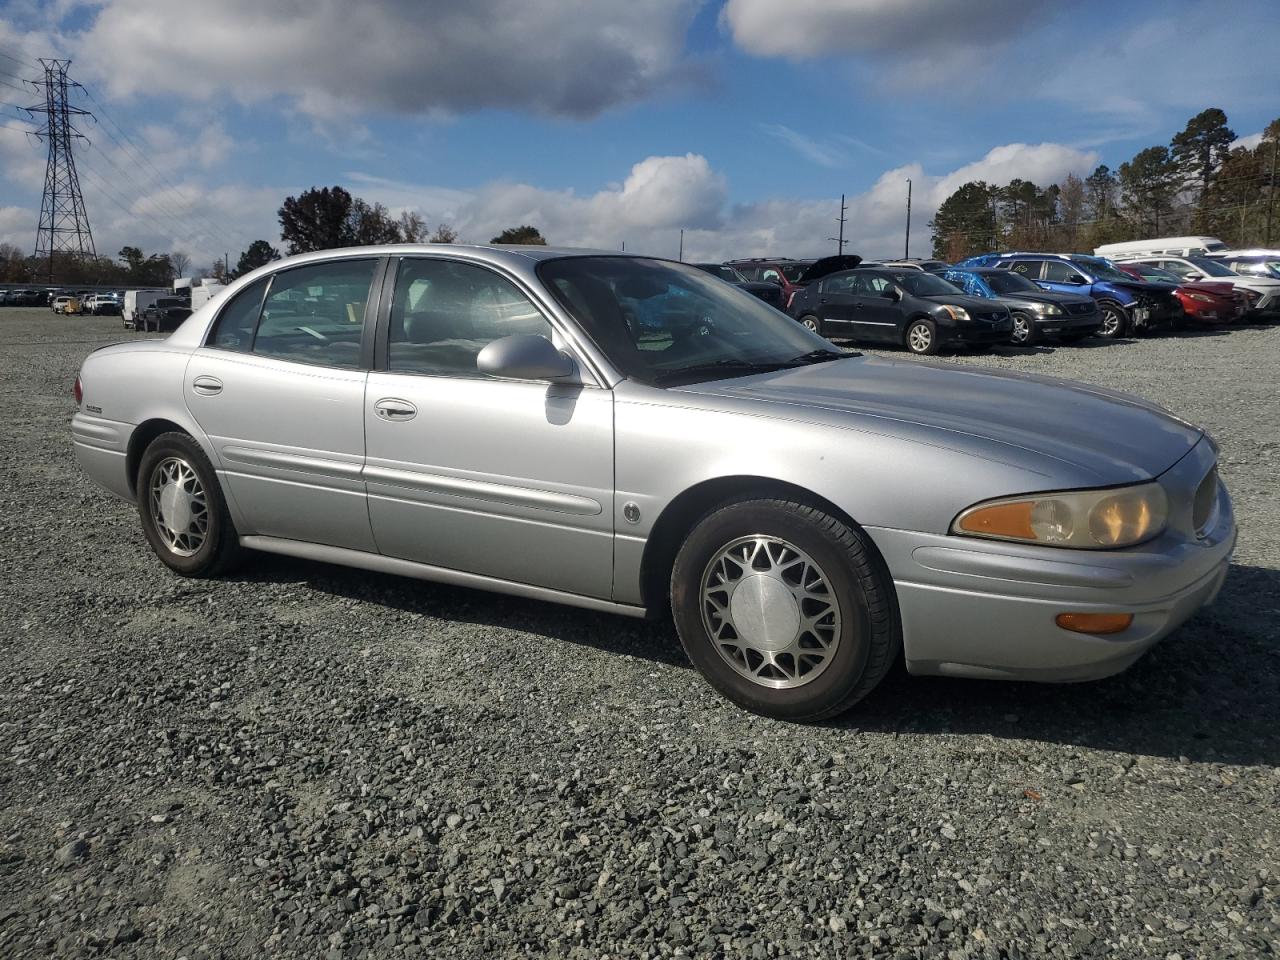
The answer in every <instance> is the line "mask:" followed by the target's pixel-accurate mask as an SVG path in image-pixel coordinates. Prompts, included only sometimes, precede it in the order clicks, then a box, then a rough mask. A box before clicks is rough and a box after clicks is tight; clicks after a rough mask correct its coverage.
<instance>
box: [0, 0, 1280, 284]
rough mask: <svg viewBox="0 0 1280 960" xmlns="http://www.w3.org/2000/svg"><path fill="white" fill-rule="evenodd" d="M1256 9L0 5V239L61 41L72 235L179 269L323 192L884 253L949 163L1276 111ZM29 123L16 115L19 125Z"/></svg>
mask: <svg viewBox="0 0 1280 960" xmlns="http://www.w3.org/2000/svg"><path fill="white" fill-rule="evenodd" d="M1277 50H1280V0H1215V2H1203V0H1128V2H1124V3H1117V2H1115V0H1105V2H1098V0H1077V2H1072V3H1062V2H1042V0H984V2H983V3H981V4H975V3H971V2H969V0H894V2H883V0H591V2H589V3H585V2H581V0H577V2H568V0H467V2H466V3H457V2H454V0H360V2H359V3H353V2H351V0H98V2H86V0H0V242H9V243H13V244H16V245H17V246H19V247H21V248H23V249H30V248H33V247H34V242H35V232H36V221H37V216H38V210H39V204H40V195H41V189H42V186H43V182H44V175H45V147H44V146H43V144H41V143H39V142H38V141H37V140H36V139H35V138H33V137H31V136H29V135H28V133H27V132H26V131H28V130H31V129H34V128H35V124H33V122H32V118H30V117H29V116H28V115H27V114H26V113H24V112H23V111H22V110H21V109H20V108H21V107H24V106H29V105H31V104H33V103H35V102H36V101H37V99H38V97H37V94H36V91H35V90H34V89H33V88H31V87H30V86H28V85H27V84H25V83H24V82H23V81H25V80H28V79H33V78H37V77H39V76H40V75H42V70H41V69H40V67H39V66H38V63H37V61H38V60H39V58H41V57H64V58H70V59H71V61H72V63H71V68H70V75H71V77H72V79H74V80H76V81H77V82H79V83H80V84H82V85H83V89H82V90H77V91H76V93H75V96H74V97H73V101H72V102H73V105H74V106H77V107H80V108H83V109H86V110H89V111H91V112H92V113H93V114H94V116H93V117H92V118H90V117H82V118H80V119H79V121H78V128H79V129H80V131H81V132H82V133H84V134H85V136H86V137H87V140H85V141H81V142H78V144H77V154H76V156H77V165H78V169H79V172H80V181H81V186H82V189H83V192H84V198H85V203H86V206H87V208H88V213H89V217H90V222H91V224H92V228H93V233H94V239H95V243H96V246H97V249H98V251H99V252H100V253H105V254H109V255H114V254H115V252H116V251H117V250H119V248H120V247H121V246H123V245H124V244H126V243H127V244H132V245H134V246H140V247H142V248H143V249H144V250H145V251H146V252H147V253H152V252H169V251H172V250H181V251H183V252H185V253H187V254H188V255H190V256H191V257H192V258H193V265H195V266H196V267H200V266H203V265H207V264H209V263H211V262H212V261H213V260H214V259H215V258H216V257H219V256H221V255H222V254H223V252H224V251H227V252H230V254H231V259H232V262H233V263H234V261H235V260H236V259H237V257H238V255H239V252H240V251H242V250H243V249H244V248H245V247H247V246H248V244H249V243H250V242H251V241H252V240H254V239H258V238H262V239H266V240H268V241H270V242H272V243H273V244H278V239H279V222H278V219H277V210H278V209H279V206H280V204H281V202H282V201H283V200H284V198H285V197H286V196H289V195H294V194H297V193H299V192H301V191H302V190H305V189H307V188H309V187H312V186H327V185H332V184H340V185H342V186H344V187H346V188H347V189H348V190H350V191H351V192H352V193H353V194H355V195H357V196H361V197H363V198H365V199H366V200H368V201H370V202H380V203H383V204H385V205H386V206H387V207H389V208H390V209H391V211H392V212H393V213H398V212H400V211H402V210H407V209H411V210H416V211H418V212H419V213H420V214H422V215H423V216H424V217H425V218H426V220H427V222H428V224H429V226H430V227H432V228H434V227H435V226H436V225H437V224H438V223H440V222H447V223H450V224H451V225H453V226H454V228H455V229H457V230H458V231H459V233H460V234H461V237H462V239H463V240H466V241H472V242H487V241H488V240H489V239H490V237H492V236H493V235H494V234H496V233H498V232H499V231H500V230H502V229H503V228H504V227H508V226H514V225H518V224H524V223H529V224H533V225H535V226H537V227H538V228H539V229H540V230H541V231H542V233H543V234H544V235H545V236H546V237H547V238H548V239H549V240H550V241H551V242H553V243H556V244H561V245H566V246H592V247H601V248H607V249H617V248H619V247H621V246H622V245H624V244H625V246H626V249H627V250H628V251H638V252H644V253H651V254H654V255H661V256H675V255H676V254H677V252H678V250H679V244H680V231H681V230H682V229H683V230H684V231H685V234H684V253H685V258H686V259H694V260H699V259H715V260H719V259H724V258H728V257H733V256H796V257H800V256H812V255H821V254H825V253H830V252H834V251H835V242H834V240H833V239H830V238H834V237H835V236H836V233H837V230H838V226H837V223H836V218H837V217H838V216H839V213H840V209H839V206H840V202H839V198H840V195H841V194H842V193H843V194H846V195H847V203H848V210H847V213H846V216H847V218H848V219H847V222H846V224H845V237H846V239H847V240H848V241H850V243H849V245H848V246H847V247H846V252H855V253H860V254H862V255H863V256H864V257H876V258H880V257H888V256H897V255H901V254H902V252H903V249H904V241H905V233H906V226H907V217H906V197H907V180H908V179H910V180H911V181H912V186H911V190H912V208H911V220H910V236H911V240H910V253H911V254H912V255H914V256H923V255H927V254H928V253H929V252H930V250H929V246H930V244H929V229H928V222H929V220H930V218H931V217H932V215H933V213H934V211H935V210H936V209H937V206H938V204H939V203H941V202H942V200H943V199H944V198H945V197H946V196H947V195H948V194H949V193H950V192H951V191H952V190H954V189H955V188H956V187H957V186H959V185H960V184H961V183H963V182H965V181H967V180H974V179H983V180H987V181H989V182H1000V183H1004V182H1007V181H1008V180H1010V179H1012V178H1014V177H1021V178H1023V179H1027V180H1032V181H1034V182H1037V183H1039V184H1041V185H1047V184H1048V183H1052V182H1056V181H1058V180H1060V179H1061V178H1062V177H1064V176H1066V175H1067V174H1068V173H1072V172H1074V173H1076V174H1080V175H1084V174H1087V173H1088V172H1089V171H1090V170H1092V169H1093V168H1094V167H1095V166H1096V165H1097V164H1098V163H1106V164H1108V165H1110V166H1112V167H1113V168H1114V167H1117V166H1118V165H1119V164H1120V163H1122V162H1123V161H1125V160H1127V159H1128V158H1130V157H1131V156H1132V155H1133V154H1134V153H1135V152H1137V151H1138V150H1140V149H1142V148H1144V147H1147V146H1150V145H1152V144H1156V143H1167V142H1168V140H1169V138H1170V137H1171V136H1172V135H1173V133H1175V132H1176V131H1177V130H1179V129H1181V128H1182V126H1183V125H1184V124H1185V123H1186V121H1187V120H1188V119H1189V118H1190V117H1191V116H1193V115H1194V114H1196V113H1198V112H1199V111H1200V110H1202V109H1204V108H1205V107H1209V106H1217V107H1221V108H1222V109H1223V110H1225V111H1226V113H1227V116H1228V119H1229V121H1230V124H1231V126H1232V128H1233V129H1234V130H1235V131H1236V133H1237V134H1238V135H1239V136H1240V137H1242V138H1255V137H1257V136H1258V135H1259V133H1260V131H1261V130H1262V129H1263V127H1265V126H1266V124H1267V123H1269V122H1270V121H1271V120H1273V119H1276V117H1277V116H1280V97H1278V96H1277V93H1280V83H1277V81H1276V69H1277V68H1276V65H1275V62H1276V61H1275V57H1276V51H1277ZM38 120H39V118H38V117H37V118H36V123H38Z"/></svg>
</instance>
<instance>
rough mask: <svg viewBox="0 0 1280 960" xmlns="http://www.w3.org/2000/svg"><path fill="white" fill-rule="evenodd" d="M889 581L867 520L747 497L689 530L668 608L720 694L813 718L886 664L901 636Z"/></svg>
mask: <svg viewBox="0 0 1280 960" xmlns="http://www.w3.org/2000/svg"><path fill="white" fill-rule="evenodd" d="M891 589H892V588H891V586H890V581H889V578H888V575H887V573H886V572H885V571H884V570H883V567H882V565H881V563H880V561H879V558H878V556H877V555H876V554H875V553H874V551H873V549H872V548H871V547H870V546H869V544H868V543H867V541H866V540H865V539H864V538H863V535H862V533H861V532H860V531H857V530H855V529H853V528H852V527H850V526H849V525H847V524H845V523H844V522H842V521H841V520H839V519H837V518H835V517H832V516H829V515H828V514H826V513H823V512H822V511H821V510H818V509H816V508H814V507H810V506H806V505H804V504H800V503H793V502H786V501H781V500H747V501H741V502H738V503H732V504H729V505H727V506H724V507H721V508H719V509H717V510H715V511H713V512H712V513H710V514H708V515H707V516H706V517H704V518H703V520H702V521H701V522H700V523H699V524H698V525H697V526H696V527H695V528H694V529H693V531H692V532H691V533H690V534H689V536H688V538H687V539H686V540H685V542H684V544H683V546H682V547H681V548H680V552H679V554H678V556H677V557H676V562H675V566H674V567H673V569H672V574H671V608H672V612H673V614H674V615H675V621H676V629H677V631H678V632H679V634H680V641H681V643H682V644H683V646H684V649H685V652H686V653H687V654H688V655H689V659H690V660H691V661H692V662H693V664H694V666H696V667H697V668H698V669H699V670H700V671H701V672H702V674H703V676H704V677H706V679H707V680H708V682H710V683H711V685H712V686H713V687H715V688H716V689H717V690H718V691H720V693H722V694H723V695H724V696H725V697H727V698H728V699H730V700H732V701H733V702H734V703H737V704H739V705H740V706H742V707H745V708H746V709H748V710H751V711H752V712H754V713H760V714H763V715H765V716H770V717H776V718H778V719H785V720H794V721H813V720H820V719H823V718H825V717H830V716H834V715H836V714H838V713H842V712H843V711H845V710H847V709H848V708H849V707H851V706H853V704H854V703H856V702H857V701H858V700H860V699H862V698H863V697H865V696H866V695H867V694H868V693H870V692H871V690H873V689H874V688H875V686H876V685H877V684H878V683H879V682H880V681H881V680H882V679H883V678H884V675H885V674H886V673H887V672H888V670H889V667H890V665H891V664H892V663H893V661H894V659H895V658H896V656H897V655H898V650H899V648H900V646H901V644H900V640H899V635H898V627H897V623H896V619H895V615H894V606H893V600H892V593H891Z"/></svg>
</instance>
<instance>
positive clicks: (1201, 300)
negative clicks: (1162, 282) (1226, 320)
mask: <svg viewBox="0 0 1280 960" xmlns="http://www.w3.org/2000/svg"><path fill="white" fill-rule="evenodd" d="M1187 297H1188V298H1190V299H1192V300H1195V301H1196V302H1197V303H1213V297H1206V296H1205V295H1204V294H1203V293H1188V294H1187Z"/></svg>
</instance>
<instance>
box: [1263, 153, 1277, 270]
mask: <svg viewBox="0 0 1280 960" xmlns="http://www.w3.org/2000/svg"><path fill="white" fill-rule="evenodd" d="M1277 144H1280V130H1278V131H1276V135H1275V136H1274V137H1272V138H1271V182H1270V183H1269V184H1268V188H1267V232H1266V234H1265V239H1264V240H1263V241H1262V245H1263V246H1264V247H1270V246H1271V213H1272V211H1273V210H1274V209H1275V202H1276V145H1277Z"/></svg>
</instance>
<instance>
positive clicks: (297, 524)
mask: <svg viewBox="0 0 1280 960" xmlns="http://www.w3.org/2000/svg"><path fill="white" fill-rule="evenodd" d="M381 268H382V261H380V260H378V259H377V258H352V259H347V258H343V259H335V260H328V261H322V262H320V263H314V264H309V265H307V266H302V267H295V268H293V269H290V270H282V271H280V272H278V273H275V274H272V275H270V276H268V277H264V278H262V279H261V280H258V281H257V282H255V283H253V284H251V285H250V286H248V287H246V288H245V289H244V290H242V291H240V292H239V293H237V294H236V296H235V297H233V298H232V299H230V300H229V301H228V302H227V303H226V304H225V305H224V306H223V307H222V309H221V310H220V311H219V313H218V317H217V318H216V320H215V321H214V325H213V327H212V329H211V330H210V333H209V337H208V339H207V341H206V344H205V346H203V347H200V348H199V349H197V350H196V351H195V352H194V353H193V354H192V357H191V361H190V363H188V365H187V372H186V380H185V383H184V386H183V390H184V393H185V396H186V401H187V406H188V408H189V409H190V410H191V413H192V415H193V416H194V417H195V418H196V421H197V422H198V423H199V424H200V427H201V429H202V430H204V432H205V433H206V434H208V436H209V439H210V441H211V442H212V443H213V446H214V449H215V451H216V453H217V458H218V464H217V466H218V476H219V479H221V480H222V481H223V484H224V486H225V488H226V489H228V490H229V491H230V493H231V496H232V498H233V500H234V502H235V505H236V507H237V508H238V514H239V518H240V520H241V524H242V526H243V529H241V531H240V532H241V533H242V534H257V535H260V536H270V537H281V538H284V539H288V540H301V541H306V542H311V543H322V544H327V545H331V546H337V547H347V548H349V549H353V550H365V551H373V550H375V549H376V548H375V546H374V542H373V535H372V532H371V531H370V528H369V511H368V506H367V504H366V501H365V491H364V481H363V479H362V477H361V470H362V468H363V466H364V443H365V441H364V393H365V380H366V378H367V375H368V373H367V362H366V357H367V356H371V355H372V349H373V341H372V320H371V319H370V324H369V327H366V325H365V314H366V311H367V309H368V303H369V297H370V291H371V289H373V281H374V278H375V275H376V274H378V273H380V272H381Z"/></svg>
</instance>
